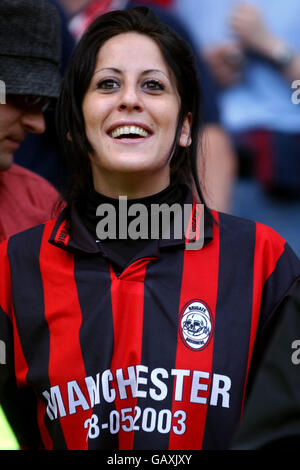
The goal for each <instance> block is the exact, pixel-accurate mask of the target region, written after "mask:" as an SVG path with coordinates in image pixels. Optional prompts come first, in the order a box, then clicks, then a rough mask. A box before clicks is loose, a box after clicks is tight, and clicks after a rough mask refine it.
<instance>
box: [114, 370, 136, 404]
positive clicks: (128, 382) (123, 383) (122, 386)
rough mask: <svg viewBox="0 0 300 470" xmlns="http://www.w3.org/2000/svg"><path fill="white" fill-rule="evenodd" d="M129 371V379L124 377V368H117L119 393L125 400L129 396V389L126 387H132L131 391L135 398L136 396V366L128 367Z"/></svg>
mask: <svg viewBox="0 0 300 470" xmlns="http://www.w3.org/2000/svg"><path fill="white" fill-rule="evenodd" d="M127 371H128V379H124V376H123V370H122V369H117V370H116V378H117V382H118V387H119V394H120V398H121V400H125V399H126V398H127V391H126V387H130V388H131V393H132V396H133V398H136V376H135V370H134V366H129V367H127Z"/></svg>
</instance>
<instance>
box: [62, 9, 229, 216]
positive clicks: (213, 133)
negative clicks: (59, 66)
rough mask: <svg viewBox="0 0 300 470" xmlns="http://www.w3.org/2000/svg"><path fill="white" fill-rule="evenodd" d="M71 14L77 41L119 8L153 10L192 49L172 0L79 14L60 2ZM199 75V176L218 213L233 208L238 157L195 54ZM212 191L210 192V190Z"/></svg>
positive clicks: (207, 75)
mask: <svg viewBox="0 0 300 470" xmlns="http://www.w3.org/2000/svg"><path fill="white" fill-rule="evenodd" d="M59 1H60V4H61V5H62V6H64V8H65V9H66V11H67V12H68V14H69V15H72V17H71V20H70V23H69V28H70V31H71V32H72V34H73V35H74V38H75V40H76V41H77V40H78V39H79V38H80V36H81V35H82V34H83V32H84V31H85V29H86V28H87V27H88V26H89V24H90V23H91V22H92V21H93V20H94V19H95V18H96V17H97V16H99V15H100V14H103V13H105V12H107V11H112V10H114V9H117V8H121V9H122V8H130V7H132V6H137V5H145V6H149V7H150V8H152V9H153V10H154V11H155V12H156V14H157V15H158V16H159V17H160V18H161V20H163V21H164V22H165V23H167V24H169V26H171V27H172V28H173V29H174V30H176V31H177V33H179V34H180V35H181V36H182V37H184V38H185V39H186V40H187V41H188V42H189V43H190V44H191V46H192V47H193V49H194V51H195V50H196V47H195V45H194V43H193V39H192V36H191V35H190V34H189V32H188V30H187V28H186V27H185V26H184V24H182V22H181V21H180V19H179V18H176V17H175V16H174V15H172V13H171V6H172V2H173V0H152V1H151V0H140V1H129V0H101V1H100V0H91V1H89V2H86V1H85V0H82V1H81V2H80V3H81V4H80V5H79V4H78V3H77V7H79V6H80V7H81V8H79V11H78V12H77V13H76V11H75V8H74V5H73V8H70V5H69V3H70V2H69V0H59ZM196 56H197V60H198V72H199V77H200V82H201V86H202V90H203V103H202V108H203V109H202V115H203V127H202V129H201V131H202V134H203V136H202V139H201V142H202V146H201V148H199V163H198V166H199V173H200V175H199V177H200V181H201V182H202V186H203V193H204V196H205V199H206V202H207V204H208V206H210V207H212V208H214V209H217V210H219V211H224V212H226V211H228V210H229V208H230V206H231V199H232V187H233V183H234V180H235V174H236V156H235V153H234V151H233V147H232V144H231V141H230V139H229V137H228V135H227V133H226V132H225V131H224V129H223V127H222V126H221V125H220V118H219V107H218V103H217V98H216V90H215V84H214V80H213V77H212V76H211V73H210V71H209V69H208V67H207V65H206V63H205V61H204V60H203V59H202V57H201V54H196ZM208 188H209V190H208Z"/></svg>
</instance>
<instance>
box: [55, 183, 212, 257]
mask: <svg viewBox="0 0 300 470" xmlns="http://www.w3.org/2000/svg"><path fill="white" fill-rule="evenodd" d="M183 210H186V211H187V212H186V214H189V217H186V224H185V225H186V226H187V227H184V225H182V236H181V237H178V233H177V234H176V229H178V228H179V225H180V223H182V224H184V217H182V213H181V214H179V213H178V214H177V217H178V219H176V215H175V218H174V220H173V223H171V224H170V233H168V234H167V235H168V236H167V237H166V238H162V239H159V240H153V241H152V242H150V243H149V248H148V249H147V250H146V251H147V253H148V254H149V255H150V253H152V254H153V256H154V255H155V254H156V256H159V255H158V253H159V250H160V249H165V248H168V247H175V246H178V247H183V248H185V249H188V250H193V249H201V248H203V247H204V246H206V244H207V243H209V242H210V241H211V240H212V238H213V216H212V214H211V212H210V210H209V209H208V208H207V207H206V206H205V205H203V204H199V203H197V202H196V200H195V198H194V196H193V194H192V192H191V191H190V190H188V191H187V194H186V196H185V199H184V203H183ZM196 214H198V216H199V215H200V217H198V216H197V217H196ZM175 219H176V220H178V224H177V225H176V222H175ZM180 221H181V222H180ZM187 222H188V223H187ZM195 222H197V225H198V231H197V230H195V226H196V224H195ZM191 230H192V232H191ZM195 233H196V234H197V236H198V240H195V237H194V236H193V237H192V238H191V239H189V234H192V235H193V234H195ZM169 235H170V236H169ZM199 236H200V238H199ZM49 243H51V244H53V245H55V246H58V247H60V248H62V249H65V250H67V251H71V252H81V253H86V254H91V255H93V254H94V255H95V254H98V255H99V254H102V255H104V256H105V255H106V256H107V250H106V249H105V246H104V243H103V244H102V243H101V241H100V242H98V243H96V238H94V237H93V236H92V234H91V233H90V232H89V230H88V229H87V228H86V227H85V225H84V224H83V222H82V220H81V217H80V215H79V213H78V210H77V209H76V207H75V206H68V207H66V208H65V209H63V211H62V212H61V213H60V215H59V216H58V218H57V221H56V224H55V226H54V228H53V231H52V234H51V236H50V238H49ZM102 245H103V246H102ZM143 251H144V250H143ZM141 254H142V253H141Z"/></svg>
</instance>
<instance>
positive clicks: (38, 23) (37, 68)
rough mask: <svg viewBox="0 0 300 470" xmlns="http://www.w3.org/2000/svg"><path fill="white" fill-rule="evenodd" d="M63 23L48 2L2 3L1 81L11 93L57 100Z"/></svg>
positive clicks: (9, 0) (12, 0) (15, 0)
mask: <svg viewBox="0 0 300 470" xmlns="http://www.w3.org/2000/svg"><path fill="white" fill-rule="evenodd" d="M60 41H61V23H60V17H59V13H58V11H57V9H56V8H55V6H54V5H52V4H51V3H50V2H49V1H48V0H0V80H2V81H3V82H4V83H5V87H6V93H7V94H18V95H39V96H47V97H57V96H58V94H59V89H60V82H61V76H60V72H59V64H60V55H61V43H60Z"/></svg>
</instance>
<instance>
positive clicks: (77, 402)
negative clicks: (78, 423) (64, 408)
mask: <svg viewBox="0 0 300 470" xmlns="http://www.w3.org/2000/svg"><path fill="white" fill-rule="evenodd" d="M67 387H68V399H69V413H70V415H73V414H74V413H76V408H77V406H81V407H82V409H83V410H88V409H89V404H88V402H87V401H86V399H85V397H84V395H83V393H82V391H81V389H80V387H79V385H78V383H77V382H76V380H72V381H71V382H68V383H67ZM75 395H77V397H78V398H77V399H75Z"/></svg>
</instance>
